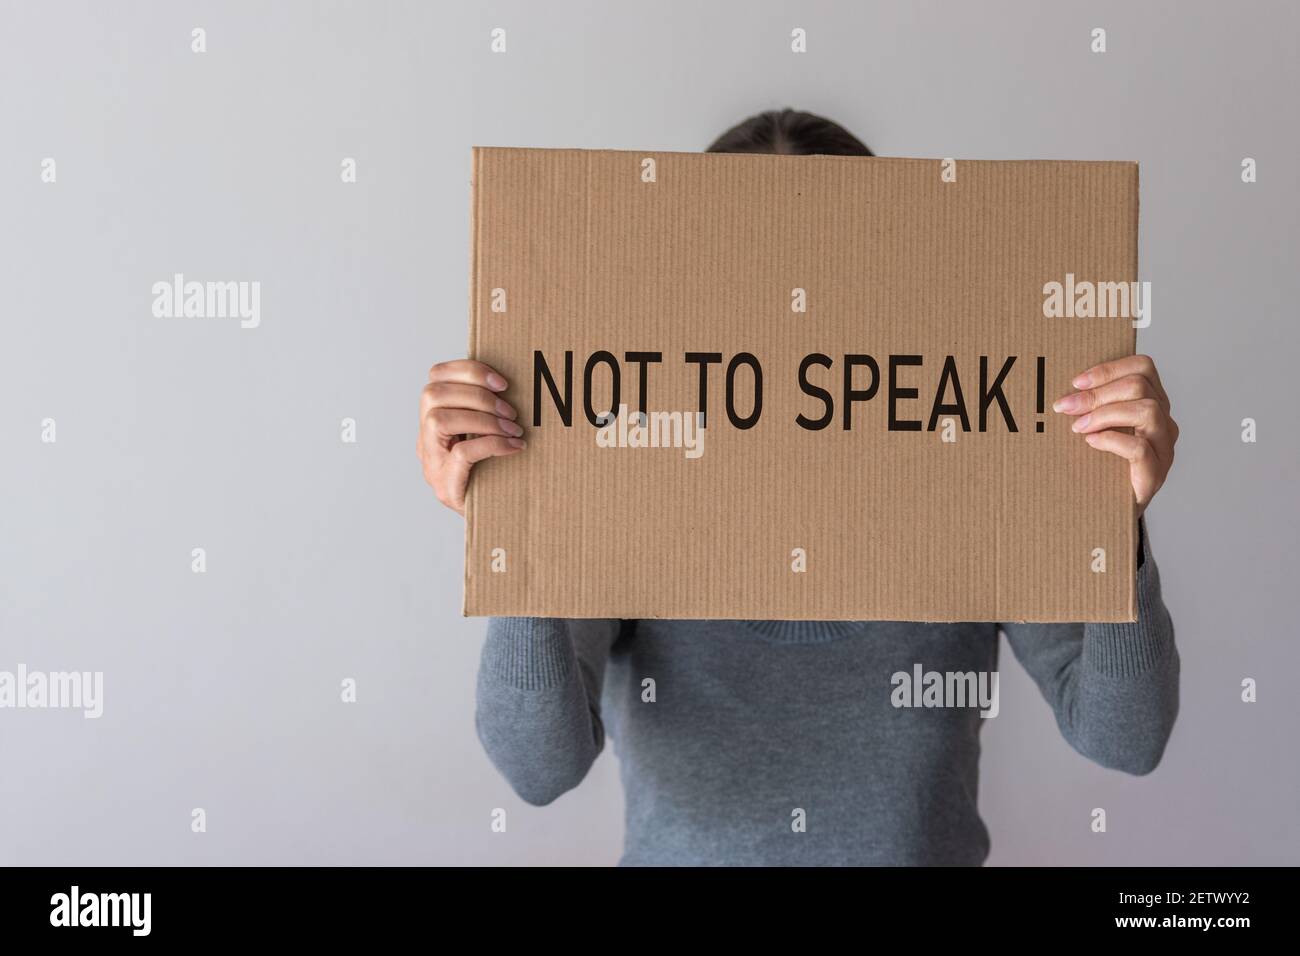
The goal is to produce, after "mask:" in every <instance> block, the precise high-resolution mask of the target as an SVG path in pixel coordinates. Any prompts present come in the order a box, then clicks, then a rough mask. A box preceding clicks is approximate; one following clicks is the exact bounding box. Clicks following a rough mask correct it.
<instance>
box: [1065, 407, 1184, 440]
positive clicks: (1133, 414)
mask: <svg viewBox="0 0 1300 956" xmlns="http://www.w3.org/2000/svg"><path fill="white" fill-rule="evenodd" d="M1107 428H1134V429H1137V432H1138V434H1139V435H1142V436H1143V437H1144V438H1146V439H1147V440H1151V439H1152V438H1153V437H1157V436H1169V437H1170V438H1171V439H1172V437H1173V428H1174V420H1173V419H1172V418H1170V417H1169V416H1168V415H1166V414H1165V410H1164V409H1163V408H1161V407H1160V402H1158V401H1157V400H1156V399H1154V398H1139V399H1137V400H1136V401H1132V402H1115V403H1113V404H1111V405H1102V406H1100V407H1099V408H1097V409H1095V410H1093V411H1091V412H1088V413H1087V414H1085V415H1081V416H1080V417H1079V418H1076V419H1075V420H1074V424H1072V425H1071V426H1070V430H1071V431H1076V432H1083V433H1085V434H1089V433H1092V432H1099V431H1103V430H1105V429H1107Z"/></svg>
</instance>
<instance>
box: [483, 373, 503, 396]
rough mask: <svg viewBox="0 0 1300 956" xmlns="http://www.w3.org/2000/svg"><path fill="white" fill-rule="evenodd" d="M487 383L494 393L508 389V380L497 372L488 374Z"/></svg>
mask: <svg viewBox="0 0 1300 956" xmlns="http://www.w3.org/2000/svg"><path fill="white" fill-rule="evenodd" d="M487 383H488V388H490V389H492V391H494V392H499V391H501V390H502V389H504V388H505V387H506V380H505V379H504V378H502V377H501V376H500V375H498V374H497V373H496V372H488V377H487Z"/></svg>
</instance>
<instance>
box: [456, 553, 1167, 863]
mask: <svg viewBox="0 0 1300 956" xmlns="http://www.w3.org/2000/svg"><path fill="white" fill-rule="evenodd" d="M1141 549H1142V554H1141V564H1140V567H1139V569H1138V620H1137V622H1136V623H1134V624H1086V625H1085V624H1060V625H1045V624H1010V623H1008V624H1002V625H994V624H912V623H896V622H890V623H879V622H873V623H846V622H826V623H821V622H781V621H762V622H744V621H665V620H641V621H568V620H552V619H542V618H494V619H492V621H491V622H490V624H489V627H488V636H487V642H486V644H485V645H484V648H483V655H482V662H481V665H480V669H479V678H478V708H477V715H476V721H477V726H478V733H479V738H480V739H481V740H482V742H483V746H484V747H485V748H486V750H487V753H488V756H489V757H490V758H491V759H492V762H493V763H494V764H495V765H496V766H497V768H498V769H499V770H500V771H501V773H502V774H503V775H504V776H505V778H506V779H507V780H508V781H509V782H510V785H511V786H512V787H513V788H514V789H515V791H516V792H517V793H518V794H519V796H520V797H522V798H523V799H524V800H526V801H527V802H529V803H533V804H545V803H549V802H550V801H552V800H554V799H555V798H556V797H559V796H560V795H561V794H563V793H564V792H565V791H567V790H569V789H571V788H573V787H576V786H577V785H578V784H579V783H580V782H581V781H582V779H583V777H584V776H585V775H586V773H587V770H588V768H589V767H590V766H591V763H592V761H593V760H595V759H596V756H597V755H598V754H599V753H600V751H601V749H602V747H603V746H604V743H605V737H606V735H608V736H609V738H610V739H611V740H612V741H613V742H614V745H615V748H616V751H617V753H618V757H619V761H620V766H621V771H622V779H623V789H624V792H625V797H626V801H627V826H626V833H627V835H626V843H625V846H624V854H623V858H622V861H621V862H622V863H623V864H650V865H656V864H688V865H709V864H802V865H817V864H979V863H982V862H983V861H984V859H985V857H986V856H987V854H988V849H989V839H988V832H987V830H986V829H985V827H984V824H983V823H982V822H981V820H980V817H979V813H978V811H977V808H976V793H977V788H978V783H979V752H980V746H979V733H980V729H981V726H982V725H983V723H984V719H983V718H981V717H980V704H979V702H977V701H976V700H975V699H974V698H975V697H976V696H978V695H977V694H969V695H967V696H966V699H965V701H964V703H965V706H960V704H961V703H962V702H963V701H962V697H961V696H959V695H958V693H957V692H958V691H959V690H960V689H961V688H962V687H963V686H964V687H965V688H968V689H973V688H974V685H973V684H972V683H969V682H968V683H965V684H964V685H963V679H960V678H959V679H953V678H951V677H947V678H945V679H944V681H943V684H942V686H939V682H938V681H937V680H936V679H934V678H925V677H924V675H925V674H928V673H930V672H935V673H937V674H939V675H951V674H956V675H967V674H971V673H972V672H973V673H974V674H975V675H978V674H979V673H981V672H984V673H988V672H992V671H995V670H996V669H997V657H998V630H999V628H1000V629H1001V630H1002V632H1003V633H1005V634H1006V636H1007V639H1008V642H1009V643H1010V645H1011V650H1012V651H1013V652H1014V654H1015V656H1016V659H1017V660H1018V661H1019V662H1020V664H1021V666H1023V667H1024V668H1025V670H1026V671H1028V672H1029V675H1030V676H1031V677H1032V678H1033V679H1034V681H1035V682H1036V683H1037V685H1038V687H1039V689H1040V690H1041V691H1042V693H1043V696H1044V697H1045V698H1046V699H1047V702H1048V703H1049V704H1050V705H1051V707H1052V710H1053V711H1055V713H1056V722H1057V725H1058V726H1059V727H1060V730H1061V733H1062V735H1063V736H1064V737H1065V739H1066V740H1067V741H1069V743H1070V744H1071V745H1072V746H1073V747H1074V748H1075V749H1076V750H1078V751H1079V753H1081V754H1083V755H1084V756H1085V757H1087V758H1089V759H1091V760H1093V761H1095V762H1097V763H1099V764H1101V765H1102V766H1104V767H1110V768H1114V769H1116V770H1121V771H1125V772H1127V773H1134V774H1143V773H1147V772H1148V771H1150V770H1151V769H1152V768H1154V767H1155V766H1156V764H1157V763H1158V762H1159V760H1160V756H1161V754H1162V753H1163V751H1164V747H1165V742H1166V741H1167V740H1168V738H1169V733H1170V730H1171V729H1172V727H1173V723H1174V718H1175V716H1176V714H1177V712H1178V652H1177V650H1176V649H1175V647H1174V632H1173V626H1172V624H1171V622H1170V619H1169V613H1168V611H1167V610H1166V609H1165V606H1164V603H1163V602H1162V600H1161V597H1160V579H1159V576H1158V574H1157V570H1156V566H1155V562H1154V560H1153V559H1152V557H1151V552H1150V547H1149V544H1148V543H1147V541H1146V536H1145V533H1144V534H1143V535H1142V545H1141ZM918 665H919V666H918ZM904 675H906V679H904ZM965 680H966V681H969V680H970V678H965ZM904 685H906V686H904ZM922 687H928V688H929V692H925V693H922V694H913V693H911V692H912V691H913V690H915V689H918V688H922ZM990 688H991V684H989V683H988V682H987V680H986V682H985V689H986V690H988V689H990ZM945 691H946V694H945V693H944V692H945ZM909 698H910V699H909ZM927 700H928V701H929V703H930V704H934V703H938V702H942V703H944V704H947V705H949V706H906V705H907V704H909V703H910V704H915V705H920V704H923V703H925V702H926V701H927ZM985 702H986V703H987V697H986V698H985ZM953 704H958V706H951V705H953ZM984 709H985V710H988V709H989V708H988V707H987V706H985V708H984Z"/></svg>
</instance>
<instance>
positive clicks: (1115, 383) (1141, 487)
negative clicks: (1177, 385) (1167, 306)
mask: <svg viewBox="0 0 1300 956" xmlns="http://www.w3.org/2000/svg"><path fill="white" fill-rule="evenodd" d="M1070 384H1072V385H1073V386H1074V387H1075V388H1077V389H1078V390H1079V391H1077V392H1072V393H1071V394H1069V395H1066V396H1064V397H1063V398H1060V399H1058V400H1057V401H1056V403H1055V404H1054V405H1053V406H1052V409H1053V410H1054V411H1058V412H1062V413H1064V414H1066V415H1077V416H1079V417H1078V418H1077V419H1075V422H1074V425H1073V426H1071V427H1072V428H1073V430H1074V431H1076V432H1080V433H1082V434H1083V436H1084V440H1085V441H1087V442H1088V444H1089V445H1091V446H1092V447H1093V448H1098V449H1100V450H1102V451H1108V452H1111V453H1112V454H1115V455H1119V456H1120V457H1121V458H1123V459H1125V460H1126V461H1127V462H1128V463H1129V478H1130V479H1131V480H1132V482H1133V494H1134V495H1135V496H1136V497H1137V505H1138V514H1139V515H1140V514H1142V512H1143V511H1145V510H1146V506H1147V505H1148V504H1150V502H1151V499H1152V497H1154V496H1155V493H1156V492H1157V491H1159V490H1160V486H1161V485H1163V484H1164V483H1165V478H1166V477H1167V476H1168V474H1169V469H1170V467H1171V466H1172V465H1173V463H1174V444H1175V443H1176V442H1177V441H1178V423H1177V422H1175V421H1174V420H1173V418H1171V417H1170V415H1169V396H1168V395H1166V394H1165V388H1164V386H1163V385H1161V384H1160V375H1159V373H1158V372H1156V363H1155V362H1153V361H1151V357H1150V356H1149V355H1130V356H1127V357H1125V358H1122V359H1116V360H1115V361H1113V362H1103V363H1102V364H1101V365H1096V366H1093V367H1092V368H1090V369H1088V370H1087V371H1086V372H1081V373H1080V374H1079V375H1077V376H1075V379H1074V381H1073V382H1071V383H1070ZM1119 428H1132V429H1133V434H1131V435H1130V434H1128V433H1127V432H1121V431H1116V429H1119Z"/></svg>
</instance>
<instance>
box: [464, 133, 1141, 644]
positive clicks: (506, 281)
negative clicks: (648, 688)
mask: <svg viewBox="0 0 1300 956" xmlns="http://www.w3.org/2000/svg"><path fill="white" fill-rule="evenodd" d="M647 160H653V181H648V180H649V178H650V177H648V169H649V164H647V162H646V161H647ZM948 168H949V173H948V176H947V177H945V175H944V170H945V165H944V161H941V160H927V159H867V158H848V157H828V156H800V157H793V156H768V155H711V154H690V153H654V152H649V153H638V152H614V151H580V150H533V149H496V148H492V149H487V148H480V149H475V150H474V154H473V202H472V249H471V258H472V269H471V285H470V348H469V354H470V356H471V357H472V358H476V359H479V360H481V361H483V362H486V363H488V364H490V365H492V366H493V367H495V368H496V369H498V370H499V371H500V372H501V373H502V374H503V375H504V376H505V377H506V378H507V380H508V381H509V382H510V386H509V388H508V390H507V391H506V393H505V397H506V398H507V399H508V400H509V401H510V402H511V403H512V404H513V405H514V406H515V407H516V408H517V409H518V410H519V413H520V416H519V420H520V423H521V424H522V425H523V426H524V428H525V438H526V439H527V441H528V448H527V449H526V450H524V451H523V452H521V453H519V454H516V455H514V456H511V457H509V458H504V459H493V460H489V461H486V462H483V463H481V464H479V465H478V466H476V468H475V470H474V474H473V478H472V480H471V482H470V489H469V497H468V501H467V505H466V519H467V520H466V546H465V561H466V563H465V608H464V610H465V613H466V614H472V615H478V614H492V615H510V616H514V615H537V616H548V617H604V618H650V617H667V618H731V619H737V618H744V619H814V620H823V619H826V620H829V619H863V620H878V619H883V620H918V621H1014V620H1026V621H1131V620H1134V619H1135V593H1134V592H1135V588H1134V574H1135V563H1136V546H1137V535H1136V523H1135V518H1134V504H1133V495H1132V491H1131V489H1130V487H1129V482H1128V468H1127V464H1126V463H1125V462H1123V461H1122V460H1120V459H1119V458H1117V457H1115V456H1114V455H1110V454H1106V453H1103V452H1100V451H1097V450H1094V449H1092V448H1090V447H1089V446H1088V445H1087V444H1086V443H1085V442H1084V441H1083V439H1082V437H1081V436H1079V435H1076V434H1073V433H1072V432H1071V431H1070V427H1069V426H1070V422H1071V420H1072V419H1070V417H1069V416H1065V415H1057V414H1054V413H1053V412H1052V410H1051V404H1052V401H1053V400H1054V399H1056V398H1058V397H1059V396H1061V395H1063V394H1065V393H1067V392H1068V391H1070V381H1071V379H1072V378H1073V376H1074V375H1075V374H1077V373H1078V372H1080V371H1082V370H1084V369H1086V368H1088V367H1090V366H1092V365H1094V364H1096V363H1098V362H1101V361H1103V360H1107V359H1113V358H1117V357H1120V356H1123V355H1129V354H1132V353H1133V351H1134V345H1135V335H1136V333H1135V331H1134V328H1133V323H1132V322H1131V321H1130V320H1129V319H1128V318H1124V317H1120V318H1075V317H1072V318H1047V317H1045V316H1044V306H1043V303H1044V298H1045V295H1044V287H1045V284H1046V283H1049V282H1052V281H1056V282H1061V283H1064V282H1065V281H1066V277H1067V275H1069V276H1072V277H1074V279H1075V280H1076V281H1078V282H1080V283H1082V282H1084V281H1091V282H1133V281H1135V280H1136V279H1137V225H1138V174H1137V166H1136V165H1135V164H1132V163H1106V162H987V161H975V160H958V161H957V162H956V163H955V166H951V167H948ZM953 170H955V181H945V178H947V179H951V178H952V171H953ZM796 288H801V289H804V290H805V291H806V308H807V311H806V312H803V313H798V312H795V311H793V310H792V302H793V301H794V299H793V293H792V290H794V289H796ZM493 290H504V301H502V298H501V294H500V293H494V292H493ZM494 304H495V305H496V306H497V307H498V308H500V307H501V306H502V305H504V309H505V311H503V312H502V311H493V305H494ZM535 350H540V351H541V352H542V354H543V355H544V357H545V360H546V363H547V366H548V368H549V369H550V371H551V373H552V374H553V376H554V379H555V382H556V385H557V387H559V388H561V389H562V387H563V369H564V352H565V351H566V350H572V352H573V373H572V374H573V382H572V399H571V403H572V405H571V407H572V422H573V424H572V425H571V426H569V427H566V426H564V425H563V424H562V423H561V420H560V415H559V412H558V409H557V403H556V402H555V401H554V400H553V399H552V397H551V395H550V393H549V390H548V388H547V386H546V385H545V384H544V383H543V384H541V386H540V396H541V402H540V406H539V405H538V403H535V402H534V352H535ZM597 350H607V351H608V352H610V353H612V354H613V356H615V357H616V358H617V360H618V365H619V367H620V372H621V386H622V388H621V396H620V397H621V400H622V402H623V403H625V404H627V405H628V406H629V409H630V411H631V412H633V413H634V412H636V411H637V406H638V404H639V398H640V396H639V388H638V377H639V368H638V365H636V364H634V363H632V362H628V361H625V357H626V353H628V352H637V351H649V352H660V353H662V361H661V362H659V363H657V364H647V365H646V368H647V376H648V379H647V381H648V396H647V397H648V402H647V405H648V409H647V410H648V411H650V412H656V411H659V412H671V411H678V412H687V413H688V414H689V413H691V412H694V411H696V410H697V409H698V404H699V403H698V394H699V393H698V388H699V365H698V364H690V363H688V362H686V361H685V360H684V355H685V353H688V352H717V353H721V354H722V356H723V358H722V362H721V364H711V365H709V367H708V390H707V406H708V419H707V427H706V430H705V433H704V434H705V440H704V450H703V454H701V455H699V457H697V458H694V459H692V458H688V457H687V456H686V454H685V450H684V449H681V448H663V447H659V448H655V447H650V448H646V447H637V448H630V447H599V446H598V445H597V443H596V438H595V436H596V433H597V429H596V428H595V427H593V426H592V425H591V424H589V423H588V421H587V419H586V416H585V413H584V410H583V381H584V374H583V373H584V368H585V365H586V362H587V359H588V357H589V356H590V355H591V354H592V353H593V352H594V351H597ZM740 352H748V353H752V355H754V356H755V357H756V359H757V360H758V361H759V362H760V364H761V368H762V375H763V399H762V409H761V414H760V416H759V418H758V419H757V423H756V424H754V425H753V426H752V427H750V428H747V429H742V428H739V427H735V426H734V425H733V424H732V423H731V421H730V420H729V419H728V416H727V413H726V410H725V403H724V384H725V378H726V374H725V373H726V369H727V366H728V363H729V362H730V361H731V359H732V357H733V356H735V355H736V354H737V353H740ZM810 353H823V354H825V355H827V356H829V357H830V358H831V359H833V365H832V367H831V368H830V369H829V370H827V369H825V368H823V367H819V366H812V367H810V370H809V372H808V379H809V380H810V382H812V383H813V384H816V385H819V386H822V387H824V388H826V389H827V391H829V392H830V393H831V395H832V396H833V400H834V417H833V419H832V420H831V423H830V425H829V427H826V428H824V429H822V430H809V429H805V428H802V427H800V426H799V425H798V424H797V419H796V416H798V415H800V414H801V413H802V414H803V415H804V416H805V417H806V419H817V418H820V417H821V415H822V413H823V412H824V410H825V408H824V404H823V403H822V402H821V401H820V400H819V399H817V398H814V397H812V396H810V395H809V394H806V393H805V392H804V391H802V390H801V389H800V387H799V379H798V372H799V366H800V362H801V360H802V359H803V357H804V356H806V355H808V354H810ZM849 353H852V354H867V355H870V356H873V357H874V358H875V360H876V362H877V364H878V366H879V370H880V375H879V386H878V389H877V391H876V394H875V395H874V396H873V397H872V398H870V399H869V400H867V401H861V402H857V403H855V404H854V405H853V409H852V418H851V426H852V427H851V429H850V430H848V431H846V430H844V429H843V427H842V426H843V397H842V386H843V381H842V373H843V367H844V364H845V363H844V356H845V355H846V354H849ZM891 354H892V355H919V356H921V357H922V365H921V366H919V367H917V366H910V365H905V364H900V365H897V366H896V383H897V386H898V388H900V389H902V388H914V389H917V390H918V392H919V396H918V397H917V398H914V399H904V398H901V397H900V398H899V399H898V400H897V402H896V416H897V418H898V419H899V420H900V421H901V420H904V419H906V420H920V421H921V423H922V428H921V430H920V431H901V430H890V429H889V408H890V402H889V395H888V392H889V370H888V367H887V363H888V360H889V358H888V357H889V356H890V355H891ZM949 355H951V356H952V357H953V360H954V363H955V367H956V371H957V374H958V376H959V380H960V387H961V391H962V395H963V398H964V401H965V406H966V409H967V413H968V419H969V423H970V429H971V430H970V431H965V430H963V429H962V425H961V421H960V417H959V416H958V415H957V414H955V413H953V412H951V411H950V412H948V413H946V414H943V415H941V416H940V420H939V422H938V423H936V427H935V429H934V430H933V431H931V430H929V425H930V418H931V415H932V408H931V406H932V403H933V400H934V392H935V391H936V390H937V388H938V385H939V380H940V375H941V372H942V368H943V364H944V362H945V357H946V356H949ZM1013 355H1014V356H1016V357H1017V358H1016V361H1015V362H1014V364H1013V365H1012V367H1011V369H1010V370H1009V372H1008V373H1007V376H1006V378H1005V380H1004V388H1003V390H1002V391H1003V393H1004V395H1005V398H1006V401H1007V404H1008V408H1009V409H1010V412H1011V415H1012V417H1013V418H1014V420H1015V422H1016V425H1017V429H1018V430H1017V431H1016V432H1014V433H1012V432H1011V431H1010V430H1009V427H1008V426H1007V425H1006V423H1005V417H1004V416H1003V414H1002V412H1001V410H1000V406H999V403H998V402H997V400H996V399H995V398H991V399H990V406H989V408H988V410H987V418H986V430H985V431H984V432H982V433H981V432H980V431H978V418H979V405H980V395H981V386H980V371H979V366H980V356H987V365H988V370H987V373H986V381H987V382H988V383H990V384H991V383H992V381H993V380H994V379H995V378H996V376H997V374H998V372H999V371H1000V369H1001V366H1002V364H1003V362H1004V360H1005V359H1006V358H1007V357H1008V356H1013ZM1038 356H1042V357H1043V371H1044V374H1043V376H1042V378H1043V399H1044V401H1043V410H1042V411H1041V412H1039V411H1038V410H1037V384H1036V379H1037V377H1038V376H1037V357H1038ZM854 374H855V380H854V384H855V386H856V387H858V388H863V389H865V388H866V387H867V386H868V385H869V383H870V379H871V378H872V375H871V370H870V368H869V366H867V365H859V366H858V367H856V369H855V372H854ZM610 378H611V376H610V370H609V368H608V366H607V365H605V364H597V365H594V366H593V391H594V393H595V398H594V399H593V405H594V411H595V412H597V413H599V412H603V411H606V410H607V408H608V406H609V404H610V398H611V388H610ZM752 383H753V375H752V374H751V370H750V368H749V367H746V366H737V370H736V374H735V379H734V385H735V403H734V404H735V409H734V411H735V413H736V415H737V416H738V417H742V418H743V416H745V415H747V414H749V412H750V409H751V406H752ZM945 392H946V399H947V401H949V402H952V401H953V400H954V393H953V389H952V386H951V382H949V383H948V384H947V386H946V388H945ZM944 417H947V418H951V419H952V420H953V427H952V428H950V429H948V433H949V434H950V435H952V434H955V435H956V439H957V440H956V441H955V442H944V441H942V435H943V433H944V431H945V426H944V424H943V423H942V418H944ZM538 420H540V424H535V422H536V421H538ZM1039 423H1041V424H1042V428H1043V430H1042V432H1039V431H1037V426H1038V424H1039ZM667 437H671V435H669V436H667ZM1099 548H1100V549H1104V552H1105V570H1104V571H1099V570H1094V568H1096V567H1097V566H1098V562H1097V558H1096V552H1095V550H1094V549H1099ZM795 549H803V553H804V555H805V557H804V563H803V567H804V570H802V571H796V570H794V569H795V568H796V567H797V566H798V553H797V552H796V551H795ZM494 568H495V570H494Z"/></svg>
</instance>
